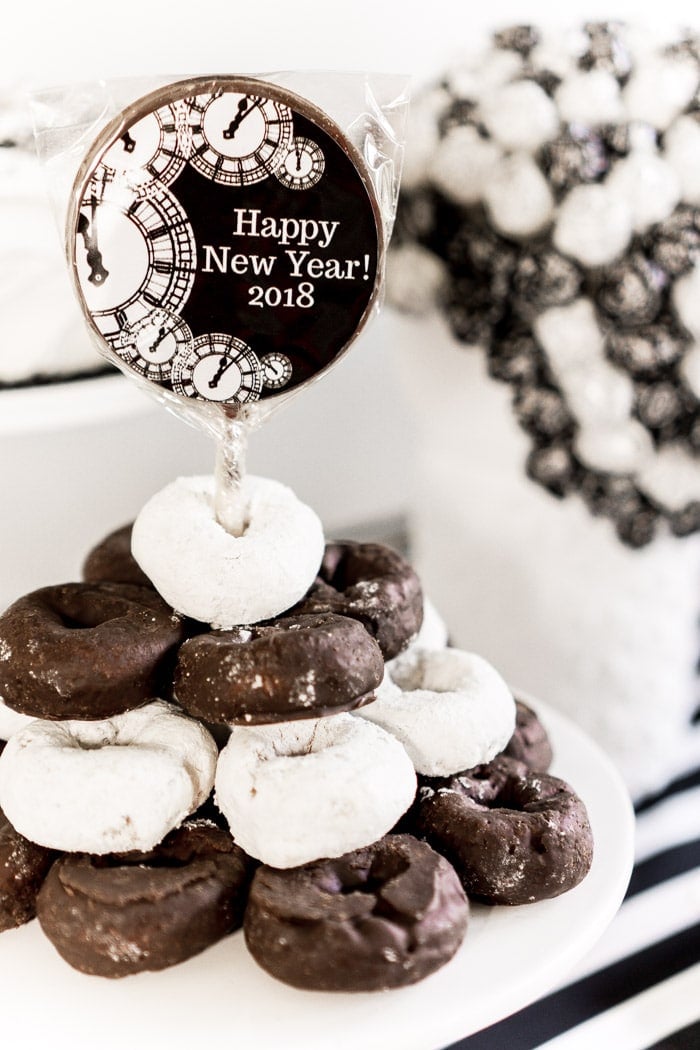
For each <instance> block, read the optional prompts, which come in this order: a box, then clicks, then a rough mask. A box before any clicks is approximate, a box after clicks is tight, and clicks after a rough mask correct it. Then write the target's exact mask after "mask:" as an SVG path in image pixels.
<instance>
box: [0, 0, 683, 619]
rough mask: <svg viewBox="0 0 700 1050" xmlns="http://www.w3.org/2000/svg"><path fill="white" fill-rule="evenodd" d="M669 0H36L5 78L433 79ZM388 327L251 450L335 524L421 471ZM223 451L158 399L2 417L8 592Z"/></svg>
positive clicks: (12, 36) (676, 5)
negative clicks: (536, 28)
mask: <svg viewBox="0 0 700 1050" xmlns="http://www.w3.org/2000/svg"><path fill="white" fill-rule="evenodd" d="M658 7H659V5H658V4H652V3H651V2H650V0H641V2H637V3H634V2H632V0H624V2H623V0H618V2H617V3H616V4H615V6H614V7H612V6H611V4H609V3H606V2H601V0H590V2H589V3H587V4H581V3H578V2H574V3H573V4H571V5H564V4H561V2H551V0H539V2H532V3H530V4H524V3H522V0H520V2H518V0H491V3H489V4H479V5H477V4H469V3H465V0H429V2H426V0H421V2H415V0H404V2H400V0H388V2H387V0H384V2H382V0H353V2H352V3H347V4H337V3H333V0H254V2H249V3H246V2H244V0H213V2H209V3H206V2H200V3H193V2H191V0H188V2H184V0H168V2H167V3H163V2H158V3H149V2H148V0H115V2H114V3H112V4H110V3H108V2H101V3H99V2H95V0H90V2H87V0H72V2H71V0H62V2H56V0H33V2H31V0H26V2H24V3H22V4H13V5H12V13H11V15H9V16H8V15H6V16H5V20H4V21H5V25H4V28H3V33H2V36H1V37H0V86H2V85H6V84H11V83H13V82H18V81H19V82H22V83H24V84H26V85H27V86H38V85H46V84H52V83H56V82H62V81H65V80H69V79H85V78H90V77H97V78H99V77H111V76H121V75H139V74H156V73H167V74H172V75H173V76H179V75H186V74H188V73H212V72H241V73H264V72H266V71H270V70H275V69H290V68H297V69H303V68H309V69H324V68H325V69H329V70H352V69H358V70H375V71H382V72H401V73H408V74H411V75H412V76H414V77H415V79H416V80H417V81H420V80H422V79H426V78H429V77H430V76H431V75H432V74H433V73H435V72H438V71H439V70H441V69H442V68H444V67H445V66H446V65H448V64H449V63H450V62H451V61H452V60H453V59H454V58H456V57H458V56H459V54H460V53H461V52H463V51H464V50H465V49H467V48H469V47H471V46H473V45H474V44H475V43H476V42H478V40H479V39H480V38H481V37H482V36H483V35H484V34H485V32H486V30H487V28H490V27H491V26H494V25H499V24H503V23H508V22H511V21H517V22H522V21H528V20H529V21H535V22H540V23H545V24H546V23H551V24H565V25H566V24H572V23H573V22H574V21H575V20H576V19H577V18H580V17H586V16H590V17H602V18H604V17H611V16H613V17H614V16H616V17H621V18H628V19H635V18H636V19H638V20H639V19H642V20H644V21H645V22H650V21H653V19H654V16H655V15H656V17H657V18H658ZM663 16H664V18H666V19H667V20H668V21H669V22H671V23H681V24H692V23H693V22H696V23H697V24H700V13H698V14H697V15H696V11H695V5H694V4H691V3H690V2H687V0H666V2H665V3H664V5H663ZM8 17H9V22H8V21H7V18H8ZM0 236H2V233H1V231H0ZM1 279H2V275H1V274H0V280H1ZM40 308H41V304H40V299H38V301H37V309H40ZM390 339H391V328H390V325H388V324H387V323H386V319H385V318H380V319H379V321H375V322H374V324H373V325H372V326H371V327H370V328H369V330H368V331H367V334H365V335H363V336H362V338H361V340H359V341H358V343H357V344H356V347H355V348H354V349H353V350H352V351H351V353H350V354H349V355H348V356H347V357H346V358H345V359H344V360H343V361H342V362H341V363H340V364H339V366H338V367H337V368H336V369H335V370H334V371H333V372H332V373H331V374H329V375H328V376H327V377H326V378H324V379H322V380H321V381H320V382H319V383H318V384H317V385H316V386H315V387H314V388H312V389H311V390H309V391H305V392H303V393H302V394H300V395H299V396H298V397H297V398H296V399H295V400H294V401H292V403H291V404H289V405H288V406H287V407H285V408H284V409H283V410H281V411H280V412H279V413H278V414H277V416H276V417H275V418H273V419H272V421H271V422H270V423H268V424H267V425H266V426H265V427H264V428H263V430H262V431H261V432H260V433H258V434H257V435H256V436H255V437H254V438H253V441H252V445H251V452H250V457H249V466H250V468H251V469H252V470H254V471H256V472H258V473H264V474H269V475H272V476H275V477H277V478H279V479H280V480H283V481H286V482H288V483H289V484H291V485H292V486H293V487H294V488H295V489H296V490H297V491H298V492H299V494H300V495H301V496H302V498H304V499H306V500H307V501H308V502H310V503H311V504H312V505H314V506H315V507H316V508H317V510H318V511H319V513H320V514H321V515H322V517H323V518H324V520H325V522H326V523H327V525H328V528H329V530H330V531H337V529H338V528H340V527H341V526H342V525H343V524H354V523H356V522H361V521H363V520H368V519H372V518H381V517H384V516H387V515H390V514H392V513H394V512H396V511H398V510H400V508H401V507H402V505H403V494H404V492H405V489H406V486H407V485H409V484H410V483H411V465H412V460H413V452H412V429H411V423H410V415H409V413H408V411H407V410H406V408H405V407H404V406H403V405H402V403H401V399H400V395H399V393H398V392H397V390H396V388H395V386H394V382H393V372H392V368H393V365H392V362H391V360H390V359H389V355H388V347H387V343H388V341H389V340H390ZM435 410H436V411H439V406H435ZM1 411H2V405H1V403H0V412H1ZM37 422H39V421H38V420H37ZM0 431H1V428H0ZM212 461H213V451H212V448H211V446H210V442H209V441H208V440H207V439H205V438H204V437H201V436H200V435H198V434H196V433H195V432H194V431H192V430H190V429H189V428H188V427H185V426H184V425H183V424H181V423H179V422H178V421H176V420H173V419H171V418H170V417H168V416H167V415H166V413H164V412H162V411H161V410H159V409H155V408H153V409H152V408H149V409H148V411H147V412H146V413H145V414H144V413H141V414H139V415H137V416H132V417H130V418H129V419H128V420H124V421H122V422H121V423H104V424H101V425H95V424H93V425H90V426H83V427H81V428H75V427H74V428H72V429H71V428H68V429H66V430H64V431H63V432H62V433H60V434H56V433H54V434H51V435H47V434H45V433H36V434H34V435H29V436H27V435H23V436H7V435H2V433H1V432H0V604H4V603H5V602H6V601H9V600H10V599H11V598H12V597H14V596H16V595H17V594H18V593H20V592H21V591H22V590H26V589H29V588H30V587H33V586H39V585H40V584H41V583H42V582H45V583H48V582H52V581H54V580H58V579H67V578H71V577H74V576H75V574H76V572H77V569H78V566H79V564H80V560H81V558H82V555H83V553H84V550H85V547H86V545H89V544H90V543H91V542H92V541H93V540H95V539H97V538H99V537H100V535H102V534H103V533H104V532H105V531H107V530H109V529H110V528H112V527H114V526H116V525H118V524H121V523H122V522H123V521H126V520H128V519H129V518H130V517H132V516H133V514H134V513H135V512H136V511H137V509H138V507H139V506H140V504H141V502H142V501H143V500H144V499H145V498H146V497H147V496H148V495H149V493H150V492H152V491H154V490H155V489H157V488H159V487H160V486H161V485H162V484H164V483H165V482H166V481H167V480H169V479H170V478H172V477H174V476H176V475H177V474H178V473H192V472H195V471H207V470H209V469H210V467H211V463H212ZM98 491H101V495H99V496H96V492H98Z"/></svg>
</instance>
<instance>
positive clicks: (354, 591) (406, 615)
mask: <svg viewBox="0 0 700 1050" xmlns="http://www.w3.org/2000/svg"><path fill="white" fill-rule="evenodd" d="M292 611H293V613H294V614H295V615H298V614H300V613H320V612H334V613H338V614H339V615H340V616H351V617H352V618H353V619H355V620H359V621H360V623H362V624H363V625H364V627H365V628H366V630H367V631H369V633H370V634H371V635H372V637H373V638H376V640H377V643H378V644H379V648H380V649H381V650H382V653H383V655H384V659H385V660H391V659H393V657H395V656H397V655H398V654H399V653H400V652H401V650H402V649H404V648H405V647H406V646H407V645H408V643H409V642H410V641H411V639H412V638H413V637H414V636H415V635H416V634H417V633H418V631H419V630H420V626H421V623H422V622H423V592H422V589H421V585H420V580H419V579H418V576H417V575H416V573H415V572H414V571H413V569H412V568H411V566H410V565H409V564H408V562H407V561H406V560H405V559H404V558H402V557H401V555H400V554H397V552H396V551H395V550H392V549H391V547H385V546H384V545H383V544H380V543H353V542H351V541H349V540H348V541H342V542H338V543H328V544H326V550H325V554H324V556H323V561H322V563H321V568H320V569H319V575H318V578H317V579H316V581H315V583H314V584H313V585H312V587H311V589H310V590H309V593H308V594H307V595H306V597H305V598H302V600H301V602H299V603H298V605H296V606H295V608H294V609H293V610H292Z"/></svg>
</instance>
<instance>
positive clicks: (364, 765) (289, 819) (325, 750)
mask: <svg viewBox="0 0 700 1050" xmlns="http://www.w3.org/2000/svg"><path fill="white" fill-rule="evenodd" d="M415 791H416V776H415V773H414V771H413V767H412V765H411V761H410V759H409V757H408V755H407V754H406V752H405V750H404V748H403V747H402V746H401V744H400V743H399V742H398V741H397V740H395V739H394V738H393V737H392V736H390V735H389V734H388V733H385V732H384V730H383V729H380V728H379V727H378V726H374V725H371V723H369V722H364V721H362V720H361V719H357V718H354V717H353V716H352V715H346V714H340V715H334V716H333V717H331V718H319V719H316V720H314V721H303V722H281V723H277V724H275V725H268V726H256V727H250V728H248V727H247V726H235V727H234V728H233V729H232V731H231V736H230V738H229V741H228V744H227V745H226V747H225V748H224V750H223V751H222V752H221V755H220V756H219V764H218V767H217V771H216V802H217V805H218V806H219V809H220V810H221V812H222V813H223V814H224V816H225V817H226V819H227V821H228V823H229V827H230V829H231V834H232V835H233V837H234V839H235V840H236V842H237V843H238V845H239V846H241V847H242V849H244V850H245V851H246V853H248V854H250V856H252V857H255V858H256V859H258V860H261V861H262V862H263V863H265V864H271V865H272V866H273V867H276V868H292V867H295V866H297V865H299V864H306V863H308V862H309V861H312V860H318V859H320V858H322V857H340V856H342V855H343V854H344V853H348V852H350V850H354V849H359V848H360V847H362V846H368V845H370V844H371V843H373V842H376V840H377V839H379V838H381V837H382V835H385V834H386V833H387V831H389V830H390V829H391V828H392V827H393V826H394V824H395V823H396V821H397V820H398V819H399V817H400V816H401V815H402V814H403V813H404V812H405V811H406V810H407V809H408V807H409V806H410V804H411V802H412V801H413V797H414V795H415Z"/></svg>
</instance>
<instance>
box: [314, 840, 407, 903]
mask: <svg viewBox="0 0 700 1050" xmlns="http://www.w3.org/2000/svg"><path fill="white" fill-rule="evenodd" d="M409 867H410V861H409V859H408V857H405V856H403V855H401V854H400V853H397V852H396V851H393V852H390V851H388V850H387V851H379V852H377V853H375V854H374V856H372V857H367V859H366V862H364V863H359V862H358V860H357V858H355V860H354V862H353V863H352V864H343V863H342V858H341V862H337V863H330V864H329V863H327V864H326V865H325V866H324V868H322V869H319V870H318V871H317V872H316V873H315V879H314V881H315V883H316V885H317V886H318V888H319V889H321V890H323V891H324V892H325V893H329V894H331V895H332V896H337V895H344V896H348V895H350V894H352V893H367V894H369V895H370V896H375V897H376V896H379V895H380V894H381V891H382V889H383V887H384V886H385V885H386V884H387V883H388V882H391V881H392V880H393V879H396V878H398V877H399V876H400V875H403V874H404V873H405V872H406V871H408V869H409Z"/></svg>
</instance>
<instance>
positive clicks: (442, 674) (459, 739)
mask: <svg viewBox="0 0 700 1050" xmlns="http://www.w3.org/2000/svg"><path fill="white" fill-rule="evenodd" d="M357 714H358V715H361V716H362V717H363V718H366V719H368V720H369V721H371V722H375V723H376V724H377V725H380V726H382V728H383V729H386V731H387V732H388V733H391V734H392V735H393V736H395V737H396V738H397V739H398V740H400V741H401V743H402V744H403V746H404V747H405V748H406V751H407V752H408V754H409V755H410V757H411V760H412V762H413V765H414V766H415V768H416V771H417V772H418V773H423V774H425V775H427V776H449V775H450V774H451V773H457V772H459V771H460V770H462V769H470V768H471V767H472V766H478V765H481V764H482V763H484V762H490V761H491V759H492V758H493V757H494V756H495V755H497V754H498V753H499V752H500V751H502V750H503V749H504V747H505V746H506V745H507V743H508V741H509V740H510V738H511V736H512V735H513V730H514V728H515V700H514V699H513V696H512V693H511V692H510V689H509V688H508V686H507V685H506V683H505V682H504V681H503V679H502V678H501V676H500V675H499V674H498V672H497V671H495V670H494V668H493V667H491V665H490V664H489V663H487V662H486V660H484V659H482V657H480V656H477V655H476V654H475V653H466V652H463V651H462V650H461V649H442V650H440V649H414V650H411V651H410V652H408V653H406V654H405V655H403V656H400V657H399V658H398V659H397V660H394V661H393V662H392V665H391V668H390V672H389V673H388V674H387V675H386V676H385V679H384V681H383V682H382V685H381V686H380V687H379V689H378V690H377V699H376V700H375V701H374V703H373V704H368V705H367V707H366V708H365V709H364V710H360V711H358V712H357Z"/></svg>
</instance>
